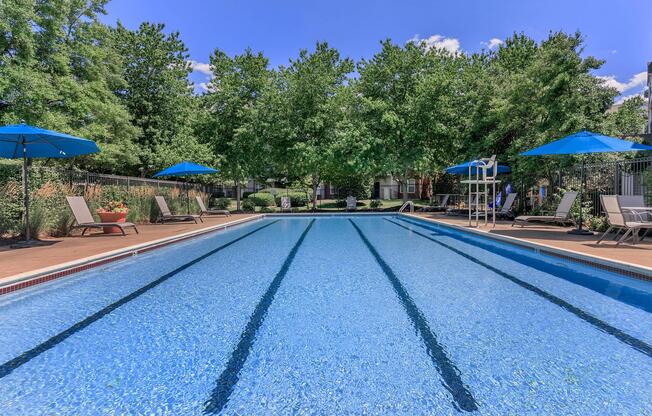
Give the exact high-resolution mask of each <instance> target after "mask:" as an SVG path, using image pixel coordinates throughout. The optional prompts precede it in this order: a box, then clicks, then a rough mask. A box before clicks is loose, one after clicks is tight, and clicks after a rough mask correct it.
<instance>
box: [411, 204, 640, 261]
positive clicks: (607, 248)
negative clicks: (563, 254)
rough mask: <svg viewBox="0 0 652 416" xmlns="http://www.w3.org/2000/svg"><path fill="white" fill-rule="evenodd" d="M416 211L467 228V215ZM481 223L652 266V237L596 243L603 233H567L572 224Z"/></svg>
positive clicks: (505, 232)
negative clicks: (582, 234)
mask: <svg viewBox="0 0 652 416" xmlns="http://www.w3.org/2000/svg"><path fill="white" fill-rule="evenodd" d="M415 214H417V215H418V216H420V217H423V218H431V219H435V220H438V221H443V222H446V223H449V224H454V225H459V226H462V227H468V217H455V216H448V215H444V214H441V213H415ZM474 224H475V222H474ZM480 224H481V226H480V227H479V228H478V229H479V230H481V231H484V232H487V233H490V234H497V235H503V236H508V237H514V238H519V239H522V240H527V241H530V242H533V243H539V244H545V245H548V246H552V247H557V248H561V249H566V250H572V251H576V252H579V253H583V254H588V255H591V256H596V257H602V258H605V259H609V260H616V261H621V262H626V263H631V264H634V265H639V266H644V267H650V268H652V238H650V237H648V238H647V239H646V240H644V241H643V242H641V243H639V244H637V245H635V246H634V245H631V244H621V245H619V246H616V242H615V241H613V240H611V239H609V238H607V239H605V240H603V242H601V243H600V244H596V241H598V238H600V235H602V233H596V234H595V235H594V236H581V235H573V234H567V233H566V231H568V230H570V229H571V228H572V227H556V226H549V225H536V226H526V227H523V228H521V227H519V226H514V227H512V226H511V224H512V222H511V221H496V228H492V226H491V221H490V222H489V225H488V226H484V221H480Z"/></svg>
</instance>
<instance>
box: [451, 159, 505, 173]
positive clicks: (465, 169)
mask: <svg viewBox="0 0 652 416" xmlns="http://www.w3.org/2000/svg"><path fill="white" fill-rule="evenodd" d="M477 165H478V163H477V162H476V161H475V160H471V161H468V162H464V163H460V164H459V165H455V166H450V167H448V168H446V173H450V174H451V175H466V174H468V173H469V167H473V168H474V167H476V166H477ZM511 171H512V169H510V167H509V166H505V165H498V173H510V172H511Z"/></svg>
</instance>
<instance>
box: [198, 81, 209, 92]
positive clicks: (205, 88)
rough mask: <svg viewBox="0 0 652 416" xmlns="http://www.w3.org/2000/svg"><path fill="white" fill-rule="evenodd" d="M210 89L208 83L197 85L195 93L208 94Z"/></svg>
mask: <svg viewBox="0 0 652 416" xmlns="http://www.w3.org/2000/svg"><path fill="white" fill-rule="evenodd" d="M208 89H209V84H208V82H200V83H195V92H198V93H202V92H206V91H208Z"/></svg>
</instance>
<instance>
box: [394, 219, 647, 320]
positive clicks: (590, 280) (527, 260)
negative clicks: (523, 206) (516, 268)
mask: <svg viewBox="0 0 652 416" xmlns="http://www.w3.org/2000/svg"><path fill="white" fill-rule="evenodd" d="M400 221H401V222H403V223H408V224H410V225H414V226H417V227H419V228H423V229H426V230H429V231H434V229H433V228H432V226H431V225H425V224H422V223H421V222H420V221H417V220H412V219H407V218H400ZM440 230H441V231H440ZM436 232H437V233H438V234H442V235H445V236H448V237H453V238H454V239H456V240H458V241H461V242H463V243H466V244H469V245H472V246H475V247H478V248H481V249H484V250H487V251H490V252H491V253H492V254H495V255H498V256H501V257H503V258H505V259H507V260H510V261H515V262H517V263H520V264H522V265H524V266H528V267H533V268H535V269H537V270H540V271H542V272H545V273H547V274H550V275H553V276H555V277H557V278H559V279H562V280H565V281H567V282H571V283H573V284H576V285H579V286H582V287H585V288H587V289H589V290H592V291H594V292H596V293H599V294H601V295H603V296H607V297H610V298H612V299H615V300H617V301H619V302H623V303H626V304H628V305H630V306H633V307H635V308H638V309H641V310H643V311H646V312H650V313H652V302H650V301H649V294H648V293H647V292H644V291H642V290H639V289H635V288H633V287H629V286H620V287H619V288H618V290H613V289H614V288H613V286H612V285H611V282H610V281H608V280H606V279H603V278H597V277H596V276H593V275H591V274H590V273H586V272H583V271H580V270H570V269H568V268H567V267H566V266H559V265H558V264H555V263H553V262H551V261H546V259H544V258H537V256H534V255H533V254H534V253H528V254H527V255H526V254H523V253H522V252H519V251H520V250H519V251H514V250H509V249H508V248H506V247H505V245H506V244H507V243H499V244H495V243H490V242H489V241H483V240H482V239H480V237H476V236H471V235H466V234H461V233H459V232H458V233H455V232H453V231H447V230H446V228H445V227H439V228H438V229H437V231H436Z"/></svg>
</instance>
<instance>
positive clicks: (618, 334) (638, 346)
mask: <svg viewBox="0 0 652 416" xmlns="http://www.w3.org/2000/svg"><path fill="white" fill-rule="evenodd" d="M384 220H385V221H387V222H390V223H392V224H394V225H396V226H398V227H401V228H404V229H406V230H408V231H410V232H412V233H414V234H416V235H418V236H421V237H423V238H425V239H427V240H430V241H432V242H433V243H436V244H439V245H440V246H442V247H444V248H447V249H449V250H450V251H452V252H454V253H456V254H459V255H460V256H462V257H464V258H466V259H467V260H470V261H472V262H473V263H475V264H478V265H480V266H482V267H484V268H486V269H488V270H490V271H492V272H494V273H496V274H497V275H499V276H501V277H504V278H505V279H507V280H509V281H511V282H513V283H515V284H517V285H519V286H520V287H522V288H523V289H526V290H529V291H530V292H532V293H534V294H536V295H538V296H540V297H542V298H543V299H545V300H547V301H549V302H551V303H553V304H555V305H557V306H559V307H561V308H563V309H565V310H566V311H568V312H570V313H572V314H573V315H575V316H577V317H578V318H580V319H581V320H583V321H584V322H587V323H589V324H591V325H593V326H594V327H595V328H597V329H598V330H600V331H602V332H604V333H606V334H609V335H611V336H613V337H615V338H616V339H618V340H619V341H621V342H623V343H625V344H627V345H629V346H630V347H632V348H634V349H635V350H637V351H639V352H641V353H643V354H645V355H647V356H648V357H652V345H650V344H648V343H646V342H645V341H643V340H640V339H638V338H636V337H633V336H631V335H629V334H627V333H626V332H624V331H622V330H620V329H618V328H616V327H614V326H611V325H609V324H608V323H606V322H604V321H602V320H601V319H599V318H596V317H595V316H593V315H591V314H590V313H588V312H586V311H584V310H582V309H580V308H578V307H577V306H575V305H572V304H571V303H568V302H566V301H565V300H563V299H561V298H558V297H557V296H555V295H553V294H551V293H549V292H546V291H545V290H543V289H540V288H539V287H537V286H534V285H533V284H530V283H527V282H525V281H523V280H521V279H519V278H517V277H516V276H512V275H511V274H509V273H506V272H504V271H502V270H500V269H498V268H496V267H493V266H491V265H489V264H487V263H485V262H483V261H482V260H479V259H477V258H475V257H473V256H471V255H470V254H467V253H464V252H463V251H461V250H458V249H456V248H454V247H452V246H449V245H448V244H446V243H443V242H441V241H439V240H437V239H435V238H432V237H430V236H428V235H426V234H423V233H420V232H419V231H416V230H413V229H411V228H409V227H406V226H405V225H403V224H399V223H397V222H394V221H392V220H389V219H387V218H384ZM430 231H432V230H430Z"/></svg>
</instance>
